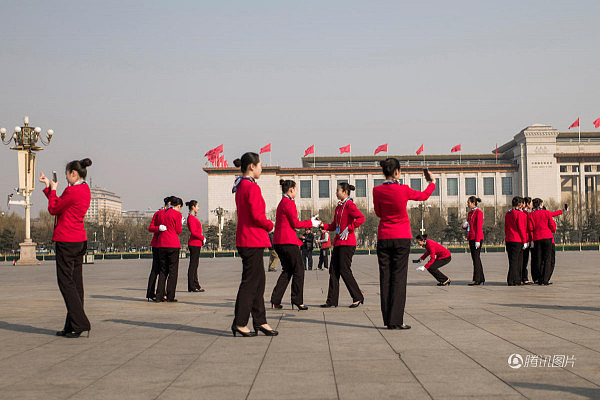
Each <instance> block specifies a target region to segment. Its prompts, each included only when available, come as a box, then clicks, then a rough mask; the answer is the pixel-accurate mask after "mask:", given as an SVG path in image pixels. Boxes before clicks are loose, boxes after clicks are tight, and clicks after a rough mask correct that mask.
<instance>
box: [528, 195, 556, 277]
mask: <svg viewBox="0 0 600 400" xmlns="http://www.w3.org/2000/svg"><path fill="white" fill-rule="evenodd" d="M543 205H544V202H543V200H542V199H539V198H536V199H533V211H532V212H531V214H529V219H528V221H527V227H528V229H529V230H530V231H531V233H532V235H533V251H534V252H535V253H536V256H535V257H534V258H532V260H531V261H532V264H531V276H533V277H537V281H536V282H535V283H537V284H538V285H549V284H550V282H549V281H550V277H551V276H552V241H553V240H554V232H556V222H554V218H552V215H551V214H550V212H549V211H548V210H544V209H543V208H542V207H543ZM534 261H535V263H534ZM534 264H535V265H534ZM534 272H535V274H534ZM534 281H535V279H534Z"/></svg>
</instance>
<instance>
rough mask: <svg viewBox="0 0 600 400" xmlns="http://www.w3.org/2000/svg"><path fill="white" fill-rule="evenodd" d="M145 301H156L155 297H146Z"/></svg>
mask: <svg viewBox="0 0 600 400" xmlns="http://www.w3.org/2000/svg"><path fill="white" fill-rule="evenodd" d="M146 300H148V302H150V301H156V297H146Z"/></svg>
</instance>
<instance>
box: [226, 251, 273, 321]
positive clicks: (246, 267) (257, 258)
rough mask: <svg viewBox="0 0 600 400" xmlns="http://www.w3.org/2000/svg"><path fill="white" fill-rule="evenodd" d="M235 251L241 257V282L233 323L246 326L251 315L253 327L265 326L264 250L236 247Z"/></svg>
mask: <svg viewBox="0 0 600 400" xmlns="http://www.w3.org/2000/svg"><path fill="white" fill-rule="evenodd" d="M237 250H238V253H239V254H240V257H242V281H241V282H240V287H239V289H238V294H237V297H236V299H235V318H234V320H233V323H234V324H235V325H237V326H246V325H248V320H249V319H250V314H252V323H253V325H254V326H260V325H263V324H266V323H267V316H266V312H265V299H264V294H265V264H264V260H263V253H264V248H263V247H238V248H237Z"/></svg>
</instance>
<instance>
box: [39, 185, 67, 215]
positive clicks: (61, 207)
mask: <svg viewBox="0 0 600 400" xmlns="http://www.w3.org/2000/svg"><path fill="white" fill-rule="evenodd" d="M44 194H45V195H46V197H47V198H48V212H49V213H50V214H51V215H60V214H62V213H63V212H65V210H66V209H67V208H69V207H70V206H71V205H72V204H73V196H72V195H71V191H70V190H69V188H67V189H65V191H64V192H63V194H62V196H60V197H58V196H57V195H56V190H51V189H50V188H49V187H47V188H45V189H44Z"/></svg>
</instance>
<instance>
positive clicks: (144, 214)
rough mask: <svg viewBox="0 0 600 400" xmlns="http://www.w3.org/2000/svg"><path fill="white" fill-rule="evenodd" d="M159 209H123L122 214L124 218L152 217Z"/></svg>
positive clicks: (139, 218) (141, 218)
mask: <svg viewBox="0 0 600 400" xmlns="http://www.w3.org/2000/svg"><path fill="white" fill-rule="evenodd" d="M156 211H157V210H153V209H150V208H149V209H147V210H144V211H140V210H132V211H123V213H122V216H123V219H125V220H143V219H148V218H152V216H153V215H154V213H155V212H156Z"/></svg>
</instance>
